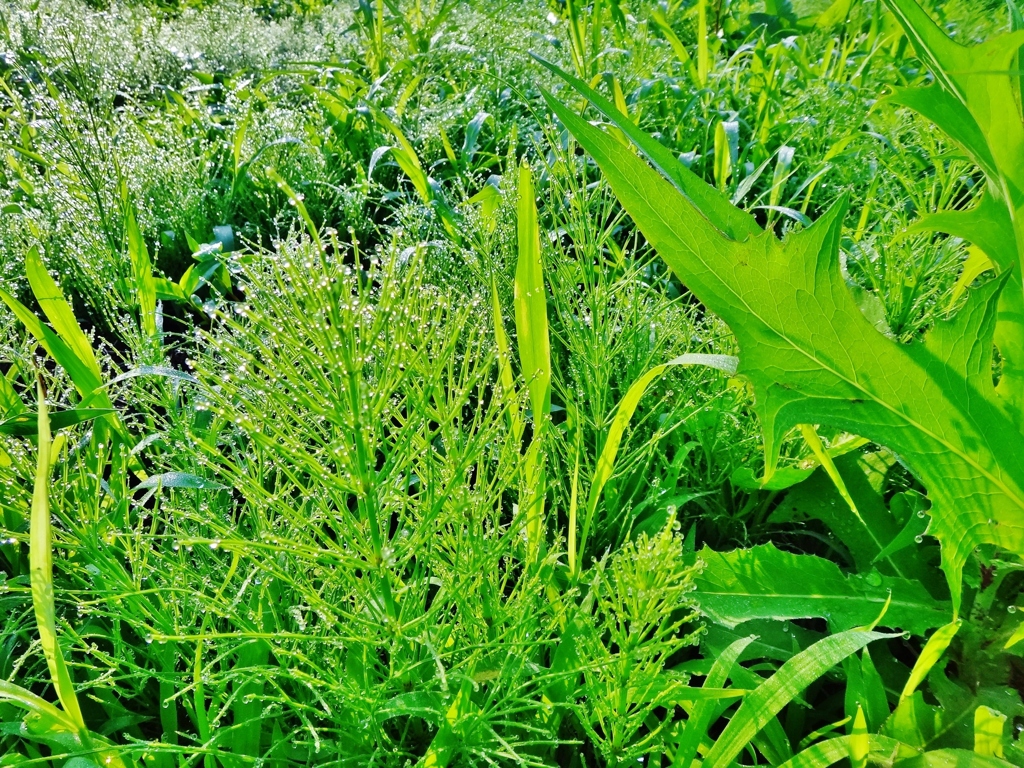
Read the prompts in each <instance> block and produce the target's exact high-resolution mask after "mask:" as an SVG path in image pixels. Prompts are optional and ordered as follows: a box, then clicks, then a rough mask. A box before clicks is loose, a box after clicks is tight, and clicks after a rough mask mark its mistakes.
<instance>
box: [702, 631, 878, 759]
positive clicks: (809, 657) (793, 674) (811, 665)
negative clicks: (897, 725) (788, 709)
mask: <svg viewBox="0 0 1024 768" xmlns="http://www.w3.org/2000/svg"><path fill="white" fill-rule="evenodd" d="M891 637H896V635H891V634H885V633H882V632H864V631H861V630H856V629H852V630H849V631H847V632H841V633H839V634H836V635H832V636H831V637H826V638H825V639H824V640H819V641H818V642H817V643H815V644H814V645H812V646H811V647H810V648H808V649H807V650H805V651H802V652H801V653H798V654H797V655H796V656H794V657H793V658H792V659H790V660H789V661H787V662H786V663H784V664H783V665H782V666H781V667H779V671H778V672H776V673H775V674H774V675H772V676H771V677H770V678H768V679H767V680H765V681H764V683H762V684H761V685H760V686H758V687H757V689H756V690H754V691H753V693H750V694H748V695H747V696H746V697H744V699H743V703H742V704H741V705H740V708H739V709H738V710H737V712H736V714H735V715H733V717H732V719H731V720H729V724H728V725H727V726H726V727H725V730H724V731H722V734H721V736H719V737H718V739H717V740H716V741H715V745H714V746H713V747H712V748H711V751H710V752H708V754H707V757H706V758H705V759H704V766H705V768H724V767H725V766H727V765H730V764H731V763H732V762H733V761H734V760H735V759H736V757H737V756H739V754H740V752H742V751H743V749H744V748H745V747H746V746H747V744H749V743H750V741H751V739H752V738H753V737H754V736H755V735H756V734H757V732H758V731H760V730H761V729H762V728H764V726H765V725H767V724H768V722H769V721H771V720H772V719H773V718H774V717H775V716H776V715H777V714H778V713H779V712H780V711H781V710H782V708H783V707H784V706H786V704H788V703H789V702H790V701H792V700H793V699H794V698H796V696H798V695H799V694H800V692H801V691H803V690H804V689H805V688H806V687H807V686H808V685H810V684H811V683H813V682H814V681H815V680H817V679H818V678H819V677H821V676H822V675H823V674H825V673H826V672H827V671H828V670H830V669H831V668H832V667H834V666H835V665H836V664H838V663H839V662H841V661H842V660H843V659H845V658H846V657H847V656H849V655H850V654H852V653H855V652H856V651H859V650H860V649H861V648H863V647H864V646H866V645H867V644H868V643H871V642H874V641H875V640H882V639H885V638H891ZM847 754H849V753H847Z"/></svg>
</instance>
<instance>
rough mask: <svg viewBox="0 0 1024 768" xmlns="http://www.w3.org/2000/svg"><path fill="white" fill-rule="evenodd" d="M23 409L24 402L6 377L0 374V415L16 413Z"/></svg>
mask: <svg viewBox="0 0 1024 768" xmlns="http://www.w3.org/2000/svg"><path fill="white" fill-rule="evenodd" d="M24 410H25V404H24V403H23V402H22V401H21V398H20V397H19V396H18V393H17V392H15V391H14V387H13V386H12V385H11V382H10V381H9V380H8V379H7V376H4V375H2V374H0V416H12V415H17V414H19V413H21V412H23V411H24Z"/></svg>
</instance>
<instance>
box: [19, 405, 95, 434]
mask: <svg viewBox="0 0 1024 768" xmlns="http://www.w3.org/2000/svg"><path fill="white" fill-rule="evenodd" d="M108 413H114V411H113V410H112V409H110V408H75V409H72V410H69V411H57V412H56V413H53V414H51V415H50V427H51V428H52V429H54V430H58V429H66V428H67V427H72V426H74V425H75V424H81V423H83V422H86V421H91V420H92V419H97V418H99V417H100V416H106V415H107V414H108ZM37 424H38V415H37V414H35V413H31V412H29V413H21V414H18V415H17V416H14V417H13V418H10V419H5V420H4V421H0V434H4V435H17V436H18V437H28V436H29V435H33V434H36V432H37V430H38V426H37Z"/></svg>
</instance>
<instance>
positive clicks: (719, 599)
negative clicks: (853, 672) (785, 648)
mask: <svg viewBox="0 0 1024 768" xmlns="http://www.w3.org/2000/svg"><path fill="white" fill-rule="evenodd" d="M698 556H699V557H700V559H701V560H703V561H704V569H703V571H702V572H701V573H700V575H699V576H697V577H695V579H694V581H695V583H696V585H697V591H696V593H695V595H696V598H697V602H698V604H699V605H700V609H701V611H702V612H703V613H704V614H705V615H707V616H709V617H710V618H711V619H713V620H714V621H716V622H718V623H720V624H723V625H725V626H726V627H735V626H737V625H738V624H740V623H741V622H744V621H749V620H752V619H774V620H777V621H787V620H791V619H811V618H822V619H827V620H828V622H829V625H830V627H832V629H833V630H846V629H850V628H852V627H856V626H861V625H866V624H870V623H872V622H873V621H874V620H875V618H876V617H877V616H878V615H879V613H880V612H881V611H882V609H883V608H884V607H885V604H886V602H887V601H888V600H889V598H890V596H891V598H892V600H891V602H890V604H889V607H888V609H887V610H886V613H885V616H884V617H883V618H882V621H881V623H882V624H883V625H884V626H887V627H898V628H900V629H904V630H908V631H910V632H914V633H916V634H923V633H924V631H925V630H927V629H930V628H932V627H937V626H940V625H942V624H945V623H946V622H947V621H948V620H949V608H948V604H945V603H941V602H939V601H937V600H935V599H934V598H932V596H931V595H929V594H928V592H927V591H926V590H925V589H924V588H923V587H922V586H921V585H920V584H919V583H917V582H916V581H910V580H907V579H899V578H894V577H889V576H881V575H880V574H878V573H873V574H869V575H867V576H844V575H843V573H842V572H841V571H840V570H839V566H837V565H836V564H835V563H833V562H832V561H831V560H825V559H824V558H821V557H816V556H814V555H794V554H792V553H790V552H783V551H782V550H780V549H776V547H775V545H774V544H763V545H761V546H757V547H751V548H750V549H737V550H734V551H732V552H714V551H712V550H710V549H708V548H707V547H705V548H704V549H702V550H701V551H700V552H699V553H698Z"/></svg>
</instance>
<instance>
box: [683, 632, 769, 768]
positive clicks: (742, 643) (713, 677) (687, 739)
mask: <svg viewBox="0 0 1024 768" xmlns="http://www.w3.org/2000/svg"><path fill="white" fill-rule="evenodd" d="M753 641H754V638H753V637H741V638H740V639H739V640H736V641H734V642H732V643H731V644H730V645H729V647H728V648H726V649H725V650H724V651H723V652H722V654H721V655H720V656H719V657H718V658H717V659H715V663H714V664H712V665H711V671H710V672H708V675H707V677H706V678H704V685H705V686H710V687H712V688H721V687H722V686H724V685H725V682H726V680H728V679H729V675H730V674H731V673H732V668H733V666H734V665H735V664H736V662H737V661H738V660H739V657H740V654H741V653H743V651H744V650H745V649H746V647H747V646H748V645H750V644H751V643H752V642H753ZM714 716H715V702H713V701H698V702H697V704H696V705H695V706H694V708H693V710H692V711H691V712H690V713H689V716H688V717H687V719H686V725H685V726H684V727H683V735H682V737H681V738H680V739H679V743H678V745H677V746H676V754H675V757H674V758H673V760H672V766H673V768H689V766H690V765H691V764H692V763H693V760H694V758H695V757H696V756H697V749H698V748H699V747H700V744H701V741H702V740H703V739H704V737H705V735H706V734H707V731H708V728H709V727H710V726H711V721H712V719H713V718H714Z"/></svg>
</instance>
